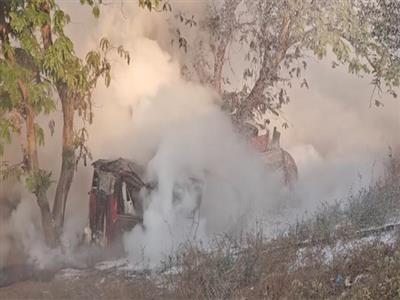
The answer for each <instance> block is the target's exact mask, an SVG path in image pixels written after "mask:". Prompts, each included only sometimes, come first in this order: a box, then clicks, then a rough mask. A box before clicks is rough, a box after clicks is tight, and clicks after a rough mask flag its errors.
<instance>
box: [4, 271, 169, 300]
mask: <svg viewBox="0 0 400 300" xmlns="http://www.w3.org/2000/svg"><path fill="white" fill-rule="evenodd" d="M0 299H1V300H3V299H4V300H6V299H7V300H12V299H15V300H20V299H60V300H61V299H96V300H97V299H107V300H108V299H177V298H176V296H174V295H172V294H171V292H170V291H168V289H166V288H163V287H162V286H161V285H159V284H158V283H157V278H155V277H154V276H153V275H151V274H145V273H142V274H136V275H135V274H131V273H130V274H128V273H126V274H124V273H121V272H115V271H112V270H105V271H99V270H76V269H66V270H62V271H60V272H58V273H57V274H56V275H55V276H54V277H52V278H31V279H28V280H25V281H19V282H17V283H14V284H11V285H9V286H5V287H1V288H0Z"/></svg>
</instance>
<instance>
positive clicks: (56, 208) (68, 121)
mask: <svg viewBox="0 0 400 300" xmlns="http://www.w3.org/2000/svg"><path fill="white" fill-rule="evenodd" d="M58 90H59V94H60V97H61V105H62V111H63V137H62V143H63V147H62V163H61V172H60V177H59V179H58V183H57V189H56V195H55V198H54V204H53V218H54V220H55V223H56V227H57V230H58V232H59V233H61V232H62V228H63V225H64V216H65V208H66V203H67V198H68V194H69V190H70V188H71V184H72V180H73V178H74V174H75V160H76V158H75V147H74V107H73V104H72V103H71V100H69V99H68V98H67V96H68V95H67V92H66V87H64V86H59V87H58Z"/></svg>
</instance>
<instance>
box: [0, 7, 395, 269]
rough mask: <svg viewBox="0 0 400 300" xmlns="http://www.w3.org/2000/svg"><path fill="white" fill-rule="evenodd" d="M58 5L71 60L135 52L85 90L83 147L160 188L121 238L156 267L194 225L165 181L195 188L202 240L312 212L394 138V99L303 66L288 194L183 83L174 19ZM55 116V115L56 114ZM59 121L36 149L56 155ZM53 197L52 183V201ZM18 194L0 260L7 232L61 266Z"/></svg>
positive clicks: (84, 171) (77, 213)
mask: <svg viewBox="0 0 400 300" xmlns="http://www.w3.org/2000/svg"><path fill="white" fill-rule="evenodd" d="M199 2H200V1H199ZM112 3H113V2H112ZM173 4H174V3H173ZM175 5H177V6H178V7H180V6H182V7H183V8H184V9H186V10H188V11H189V12H192V13H193V14H194V15H197V16H199V17H201V14H202V13H204V12H205V11H206V9H205V6H204V4H199V3H197V2H196V3H195V4H193V5H189V4H187V3H183V4H182V3H181V2H178V3H175ZM62 6H63V7H64V8H65V9H66V10H67V11H68V12H69V13H70V14H71V16H72V23H71V24H70V25H69V27H68V31H69V33H70V34H71V36H72V39H73V41H74V42H75V45H76V47H77V49H76V51H77V53H79V54H80V55H82V56H83V55H84V53H85V52H86V51H87V50H89V49H91V48H93V47H97V45H98V42H99V40H100V38H101V37H108V38H109V39H110V41H111V42H112V43H113V44H114V45H119V44H122V45H124V47H125V48H126V49H127V50H129V51H130V54H131V57H132V63H131V64H130V65H127V64H126V63H125V62H124V61H123V60H121V59H120V58H119V57H117V56H115V57H112V63H113V67H112V83H111V86H110V88H108V89H106V88H104V87H101V86H100V85H99V87H98V89H97V90H96V92H95V94H94V99H95V104H94V114H95V119H94V123H93V125H92V126H91V127H90V140H89V146H90V149H91V151H92V154H93V157H94V159H98V158H118V157H125V158H129V159H133V160H135V161H137V162H140V163H142V164H144V165H148V170H147V171H148V174H147V178H146V179H147V180H158V182H159V188H158V190H157V191H156V192H155V193H153V194H152V195H150V196H149V199H147V200H148V201H149V207H148V210H146V212H145V219H144V223H145V226H146V228H147V231H143V230H141V229H140V228H137V229H135V230H134V231H133V232H131V233H129V234H127V235H126V236H125V246H126V249H127V251H128V253H129V257H130V258H131V260H132V261H134V262H137V261H138V260H139V259H141V258H142V257H140V256H141V255H143V254H145V255H146V259H147V260H148V261H149V262H152V263H154V262H156V261H157V260H159V259H160V258H161V257H162V256H163V254H166V253H168V252H170V251H171V250H173V249H175V247H176V246H177V245H178V244H179V242H182V241H183V240H184V239H185V238H187V237H189V238H193V235H194V231H193V227H192V223H191V222H192V221H191V220H188V219H187V218H185V217H184V216H185V214H186V213H187V212H188V211H190V210H191V208H193V205H195V200H194V198H193V193H187V194H185V196H184V198H183V199H184V200H183V201H182V203H181V205H178V206H173V205H172V193H173V186H174V183H176V182H182V181H184V180H185V178H187V177H188V176H194V177H198V178H200V179H201V181H202V183H203V188H204V197H203V203H202V207H201V211H200V217H199V224H198V226H196V228H195V233H196V236H197V237H198V238H200V239H203V240H206V239H207V238H208V237H209V236H212V234H214V233H216V232H223V231H229V230H231V231H234V230H238V229H239V230H240V229H243V228H245V227H246V226H251V224H252V223H254V222H255V219H256V217H262V216H265V215H268V214H272V213H274V212H276V210H277V209H278V208H280V207H282V206H283V207H289V208H294V209H293V210H294V211H295V212H299V208H301V209H312V208H313V207H315V205H316V204H318V202H319V201H322V200H332V199H335V198H340V197H343V196H344V195H345V194H346V193H347V192H348V191H349V190H351V189H352V188H353V189H355V188H357V186H358V185H365V184H367V183H368V182H369V180H370V177H371V176H378V175H379V168H378V167H374V162H378V163H377V164H376V165H379V162H380V160H382V158H383V156H384V155H385V154H386V151H387V146H388V145H392V146H396V145H397V144H398V143H399V140H398V134H397V133H398V132H399V130H400V118H399V113H400V102H399V101H398V100H393V99H391V98H385V99H384V101H383V102H384V103H385V107H383V108H381V109H379V110H378V109H375V108H369V107H368V106H369V103H368V102H369V98H370V92H371V91H370V89H369V86H368V78H366V79H362V80H360V79H359V78H355V77H351V76H350V75H348V74H347V73H346V70H341V69H340V70H330V67H329V66H328V64H327V63H312V62H310V69H309V72H308V74H309V80H308V81H309V83H310V90H303V89H296V88H295V89H293V90H292V91H291V95H292V103H290V104H289V105H288V106H287V107H286V108H285V109H284V111H283V113H284V114H283V116H284V117H285V118H286V119H287V120H288V122H289V125H290V127H289V129H287V130H284V132H283V135H282V142H281V144H282V145H283V147H285V148H286V149H287V150H288V151H289V152H290V153H291V154H292V155H293V156H294V158H295V160H296V161H297V164H298V167H299V174H300V179H299V183H298V185H297V190H296V192H295V195H288V193H287V191H285V190H281V189H280V188H279V184H278V182H277V179H276V178H275V177H274V175H273V174H267V172H266V170H265V169H264V168H263V165H262V163H261V162H260V161H261V160H260V157H259V156H258V154H257V153H255V152H254V151H253V150H252V149H250V147H249V146H248V145H247V143H246V142H245V141H243V140H242V139H241V138H240V137H238V136H237V135H236V134H235V133H234V131H233V129H232V127H231V125H230V123H229V121H228V119H227V118H226V116H224V115H223V113H222V112H221V111H220V110H219V109H218V106H217V105H216V104H215V102H216V101H218V100H217V96H216V95H215V94H214V93H213V92H212V91H211V90H209V89H207V88H205V87H201V86H199V85H196V84H194V83H187V82H185V81H184V79H182V78H181V76H180V67H181V57H182V56H183V55H182V53H181V52H180V50H179V49H176V47H173V46H171V43H170V41H171V31H170V30H169V25H171V20H166V19H165V18H164V16H163V15H161V14H157V13H148V12H144V11H143V10H139V9H138V8H137V7H136V5H135V6H134V5H131V4H128V3H126V4H125V3H124V7H123V11H124V13H123V14H122V13H121V9H120V6H119V4H118V5H110V6H108V7H105V9H104V14H103V15H102V16H101V17H100V19H99V20H93V18H91V17H90V10H89V9H88V8H83V7H81V6H80V5H79V3H78V2H77V3H73V2H65V3H62ZM177 6H175V7H177ZM124 16H125V17H124ZM82 27H85V30H81V28H82ZM189 51H190V49H189ZM232 76H240V75H238V74H236V75H235V74H232ZM237 81H238V82H239V83H240V80H239V79H238V80H237ZM53 118H54V119H56V120H60V115H59V111H58V113H57V114H56V115H55V116H53ZM47 121H48V120H43V124H45V123H46V122H47ZM60 126H61V123H60V122H59V121H58V122H57V127H56V129H57V133H56V136H55V137H54V138H50V137H49V138H48V139H47V141H48V142H47V145H46V147H45V148H44V149H42V150H41V151H42V153H44V154H45V156H46V157H48V158H51V157H55V159H54V160H57V159H58V157H59V155H60V153H59V152H60V149H59V145H58V143H59V141H60V139H59V138H60ZM52 161H53V160H52V159H48V161H43V162H42V163H43V165H44V167H46V168H48V169H50V170H52V171H53V174H54V175H56V174H58V172H59V166H57V165H54V164H53V163H52ZM91 172H92V170H91V168H90V167H83V166H81V167H80V168H79V170H78V172H77V174H76V177H75V180H74V183H73V186H72V190H71V195H70V199H69V203H68V208H67V219H66V224H65V234H64V237H63V241H64V243H65V244H68V245H69V248H68V247H67V249H72V248H73V247H74V245H76V244H77V242H78V240H79V238H78V237H79V235H80V234H81V232H82V231H83V228H84V226H85V225H86V224H87V215H88V196H87V192H88V191H89V188H90V180H91ZM359 175H361V176H359ZM54 178H56V176H54ZM359 178H361V179H359ZM1 187H2V189H3V190H6V189H7V190H8V188H9V185H8V186H6V185H5V183H3V182H2V183H1ZM53 193H54V188H53V190H51V191H50V193H49V199H51V198H52V196H53ZM3 198H9V197H8V196H7V197H3ZM17 198H18V199H20V201H21V204H20V205H19V206H18V208H17V209H16V210H15V209H14V210H13V212H12V213H11V217H10V215H8V217H7V220H8V221H7V223H4V224H7V225H6V226H2V233H1V234H0V239H1V241H2V243H1V244H2V248H1V249H0V257H1V255H3V256H2V257H6V254H5V253H6V252H7V251H8V249H9V248H10V247H9V244H7V245H8V246H3V245H6V243H5V242H3V241H5V237H6V236H8V237H10V236H12V237H13V238H15V239H20V240H22V241H23V242H22V244H23V246H24V247H25V248H26V249H27V250H29V251H30V253H29V254H30V257H31V259H33V260H34V261H36V262H39V263H41V264H42V266H45V265H46V258H48V257H53V258H54V257H57V259H61V258H59V254H58V253H52V256H50V254H49V252H48V250H46V248H43V245H42V243H40V241H41V238H40V230H38V229H37V227H38V226H39V225H38V224H39V222H38V215H39V214H38V209H37V207H36V204H35V203H34V200H33V199H31V198H32V197H30V196H29V195H27V194H26V193H21V196H20V197H17ZM27 207H29V209H27ZM301 209H300V210H301ZM292 213H293V212H292ZM4 219H5V218H4ZM0 221H1V220H0ZM0 225H1V223H0ZM4 228H6V229H4ZM32 245H38V246H35V247H32ZM69 254H70V256H72V254H71V253H69ZM63 259H64V260H65V258H63ZM0 264H1V261H0Z"/></svg>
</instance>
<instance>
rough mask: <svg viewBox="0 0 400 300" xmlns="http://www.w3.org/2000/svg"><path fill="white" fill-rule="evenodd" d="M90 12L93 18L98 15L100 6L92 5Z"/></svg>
mask: <svg viewBox="0 0 400 300" xmlns="http://www.w3.org/2000/svg"><path fill="white" fill-rule="evenodd" d="M92 13H93V16H94V17H95V18H98V17H99V16H100V8H99V6H98V5H95V6H93V9H92Z"/></svg>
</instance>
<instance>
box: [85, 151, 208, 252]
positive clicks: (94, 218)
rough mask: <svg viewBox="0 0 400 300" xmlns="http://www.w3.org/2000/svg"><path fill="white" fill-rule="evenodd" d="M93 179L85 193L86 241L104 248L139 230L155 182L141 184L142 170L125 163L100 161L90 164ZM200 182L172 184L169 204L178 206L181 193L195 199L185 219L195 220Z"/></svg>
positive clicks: (188, 181)
mask: <svg viewBox="0 0 400 300" xmlns="http://www.w3.org/2000/svg"><path fill="white" fill-rule="evenodd" d="M93 167H94V171H93V179H92V186H91V190H90V192H89V195H90V200H89V227H88V228H87V229H86V237H87V239H88V240H89V242H90V243H92V244H96V245H99V246H103V247H104V246H107V245H110V244H112V243H113V242H116V241H118V239H120V238H121V236H122V233H123V232H125V231H130V230H131V229H132V228H133V227H135V226H143V214H144V211H145V209H146V205H148V204H147V203H146V201H145V200H146V199H148V196H149V194H151V193H153V192H155V191H156V190H157V186H158V184H157V182H150V183H145V182H144V181H143V179H142V178H144V171H145V170H144V168H143V167H142V166H140V165H139V164H136V163H135V162H133V161H130V160H127V159H122V158H119V159H116V160H105V159H100V160H97V161H95V162H94V163H93ZM202 186H203V182H202V181H201V180H199V179H196V178H193V177H188V178H186V179H185V180H183V181H180V182H178V183H175V185H174V188H173V193H172V204H173V205H175V206H178V205H179V204H180V203H181V201H182V197H183V196H184V195H185V193H190V194H192V195H195V202H196V203H195V205H194V206H193V208H191V209H190V210H189V211H186V212H185V213H186V215H185V216H186V217H187V218H191V219H193V221H194V220H195V218H196V216H198V212H199V208H200V203H201V195H202Z"/></svg>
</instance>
